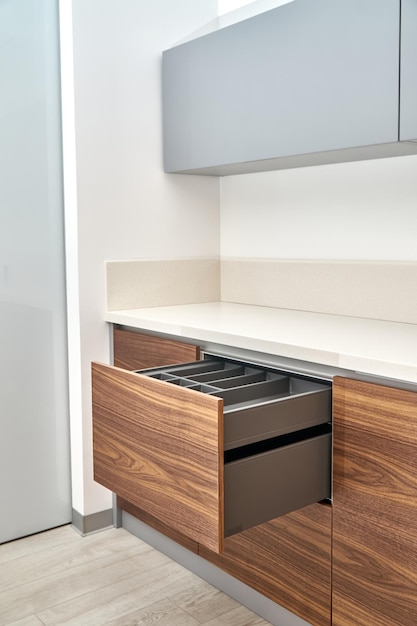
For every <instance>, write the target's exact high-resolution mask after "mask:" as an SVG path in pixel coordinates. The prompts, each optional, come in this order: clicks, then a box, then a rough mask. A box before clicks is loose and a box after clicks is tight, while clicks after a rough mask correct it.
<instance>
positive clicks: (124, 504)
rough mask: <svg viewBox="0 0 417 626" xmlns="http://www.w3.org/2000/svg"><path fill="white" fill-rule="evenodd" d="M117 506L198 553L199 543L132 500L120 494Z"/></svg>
mask: <svg viewBox="0 0 417 626" xmlns="http://www.w3.org/2000/svg"><path fill="white" fill-rule="evenodd" d="M117 506H118V507H119V508H120V509H123V511H126V512H127V513H130V515H133V516H134V517H136V518H137V519H139V520H140V521H141V522H144V524H147V525H148V526H151V527H152V528H154V529H155V530H157V531H158V532H160V533H162V534H163V535H165V536H166V537H169V538H170V539H173V541H176V542H177V543H179V544H180V545H182V546H184V548H187V550H190V551H191V552H195V554H198V543H197V542H196V541H193V540H192V539H189V538H188V537H186V536H185V535H183V534H182V533H179V532H178V531H176V530H174V529H173V528H172V527H171V526H168V524H163V523H162V522H160V521H159V520H157V519H156V518H155V517H154V516H153V515H150V514H149V513H146V512H145V511H143V510H142V509H140V508H139V507H137V506H135V505H134V504H132V503H131V502H128V501H127V500H124V499H123V498H120V497H119V496H118V497H117Z"/></svg>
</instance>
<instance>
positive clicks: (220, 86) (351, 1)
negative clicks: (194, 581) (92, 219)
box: [163, 0, 400, 174]
mask: <svg viewBox="0 0 417 626" xmlns="http://www.w3.org/2000/svg"><path fill="white" fill-rule="evenodd" d="M399 8H400V3H399V0H344V1H343V0H342V1H339V0H338V1H337V2H335V1H334V0H315V1H314V2H311V0H297V2H290V3H288V4H285V5H283V6H280V7H277V8H275V9H273V10H271V11H267V12H265V13H263V14H261V15H257V16H255V17H253V18H251V19H247V20H244V21H242V22H239V23H238V24H234V25H232V26H229V27H227V28H224V29H221V30H218V31H216V32H214V33H211V34H209V35H205V36H203V37H200V38H198V39H195V40H193V41H191V42H188V43H184V44H182V45H179V46H176V47H174V48H171V49H170V50H167V51H165V52H164V55H163V107H164V159H165V169H166V171H167V172H192V171H195V173H199V172H198V170H200V172H203V173H208V174H210V173H212V174H219V173H220V174H222V173H238V172H239V171H240V170H234V169H230V167H231V166H232V165H233V164H240V165H241V167H244V168H245V169H242V170H241V171H257V170H259V169H273V167H274V166H273V165H272V166H271V164H270V163H271V162H272V160H277V159H283V158H285V157H289V158H294V157H295V156H300V155H306V154H313V153H314V154H317V153H322V154H324V153H326V152H328V151H333V150H341V149H351V148H357V147H362V146H371V145H377V144H383V143H389V142H397V141H398V89H399V19H400V13H399ZM267 161H269V163H268V162H267ZM263 162H264V165H262V163H263ZM251 163H252V167H251V165H250V164H251ZM292 163H293V165H292V166H294V165H296V163H294V161H292ZM259 164H261V165H259ZM289 166H291V165H287V167H289ZM276 167H279V165H278V164H277V165H276ZM228 168H229V169H228Z"/></svg>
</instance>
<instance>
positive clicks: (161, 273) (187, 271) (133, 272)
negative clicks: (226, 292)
mask: <svg viewBox="0 0 417 626" xmlns="http://www.w3.org/2000/svg"><path fill="white" fill-rule="evenodd" d="M106 284H107V310H108V311H119V310H126V309H141V308H145V307H154V306H169V305H173V304H193V303H197V302H217V301H218V300H220V261H219V259H218V258H205V259H163V260H145V261H108V262H107V263H106Z"/></svg>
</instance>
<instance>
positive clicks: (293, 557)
mask: <svg viewBox="0 0 417 626" xmlns="http://www.w3.org/2000/svg"><path fill="white" fill-rule="evenodd" d="M331 516H332V511H331V507H330V506H329V505H322V504H313V505H311V506H308V507H304V508H303V509H300V510H298V511H295V512H293V513H289V514H287V515H284V516H283V517H280V518H278V519H275V520H273V521H271V522H267V523H265V524H262V525H260V526H257V527H255V528H251V529H249V530H246V531H244V532H242V533H240V534H239V535H235V536H233V537H229V538H227V539H225V543H224V553H223V554H222V555H217V554H214V553H213V552H211V551H209V550H207V549H205V548H204V547H203V546H200V555H201V556H202V557H204V558H205V559H207V560H208V561H210V562H212V563H214V564H215V565H217V566H218V567H220V568H221V569H223V570H225V571H226V572H228V573H230V574H231V575H232V576H235V577H236V578H238V579H239V580H241V581H242V582H244V583H246V584H247V585H249V586H250V587H252V588H253V589H256V590H257V591H259V593H262V594H263V595H265V596H267V597H268V598H270V599H271V600H273V601H274V602H277V603H278V604H280V605H281V606H284V607H285V608H287V609H288V610H289V611H292V612H293V613H296V614H297V615H299V616H300V617H301V618H303V619H305V620H307V621H308V622H310V623H311V624H313V625H315V626H326V625H328V624H330V600H331V589H330V573H331V524H332V521H331Z"/></svg>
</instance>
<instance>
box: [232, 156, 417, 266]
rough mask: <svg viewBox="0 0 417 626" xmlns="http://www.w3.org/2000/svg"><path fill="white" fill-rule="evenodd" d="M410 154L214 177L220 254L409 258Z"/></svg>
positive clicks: (414, 198)
mask: <svg viewBox="0 0 417 626" xmlns="http://www.w3.org/2000/svg"><path fill="white" fill-rule="evenodd" d="M416 171H417V156H414V155H413V156H406V157H397V158H390V159H378V160H374V161H361V162H355V163H341V164H334V165H321V166H317V167H308V168H300V169H292V170H282V171H277V172H265V173H259V174H248V175H241V176H231V177H227V178H222V179H221V254H222V256H225V257H250V258H278V259H286V258H288V259H356V260H361V259H367V260H369V259H372V260H417V210H416V207H417V176H416Z"/></svg>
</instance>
